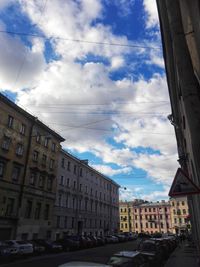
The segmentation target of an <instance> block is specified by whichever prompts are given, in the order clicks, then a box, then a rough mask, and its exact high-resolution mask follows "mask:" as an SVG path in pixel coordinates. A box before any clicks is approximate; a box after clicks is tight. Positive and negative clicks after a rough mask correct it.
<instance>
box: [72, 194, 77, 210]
mask: <svg viewBox="0 0 200 267" xmlns="http://www.w3.org/2000/svg"><path fill="white" fill-rule="evenodd" d="M75 204H76V200H75V198H74V197H73V198H72V209H73V210H74V209H75Z"/></svg>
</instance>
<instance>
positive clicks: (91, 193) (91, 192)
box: [90, 188, 105, 200]
mask: <svg viewBox="0 0 200 267" xmlns="http://www.w3.org/2000/svg"><path fill="white" fill-rule="evenodd" d="M90 195H91V196H92V195H93V191H92V188H91V189H90ZM104 200H105V194H104Z"/></svg>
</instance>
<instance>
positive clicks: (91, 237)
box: [89, 235, 99, 247]
mask: <svg viewBox="0 0 200 267" xmlns="http://www.w3.org/2000/svg"><path fill="white" fill-rule="evenodd" d="M89 239H90V240H92V242H93V246H95V247H96V246H98V245H99V243H98V240H97V237H96V236H92V235H90V236H89Z"/></svg>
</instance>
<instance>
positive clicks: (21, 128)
mask: <svg viewBox="0 0 200 267" xmlns="http://www.w3.org/2000/svg"><path fill="white" fill-rule="evenodd" d="M25 131H26V125H25V124H23V123H22V124H21V127H20V134H23V135H25Z"/></svg>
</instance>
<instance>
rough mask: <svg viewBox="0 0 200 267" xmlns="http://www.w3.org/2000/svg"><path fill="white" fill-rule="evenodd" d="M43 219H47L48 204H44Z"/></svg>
mask: <svg viewBox="0 0 200 267" xmlns="http://www.w3.org/2000/svg"><path fill="white" fill-rule="evenodd" d="M44 219H45V220H48V219H49V204H46V205H45V209H44Z"/></svg>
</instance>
